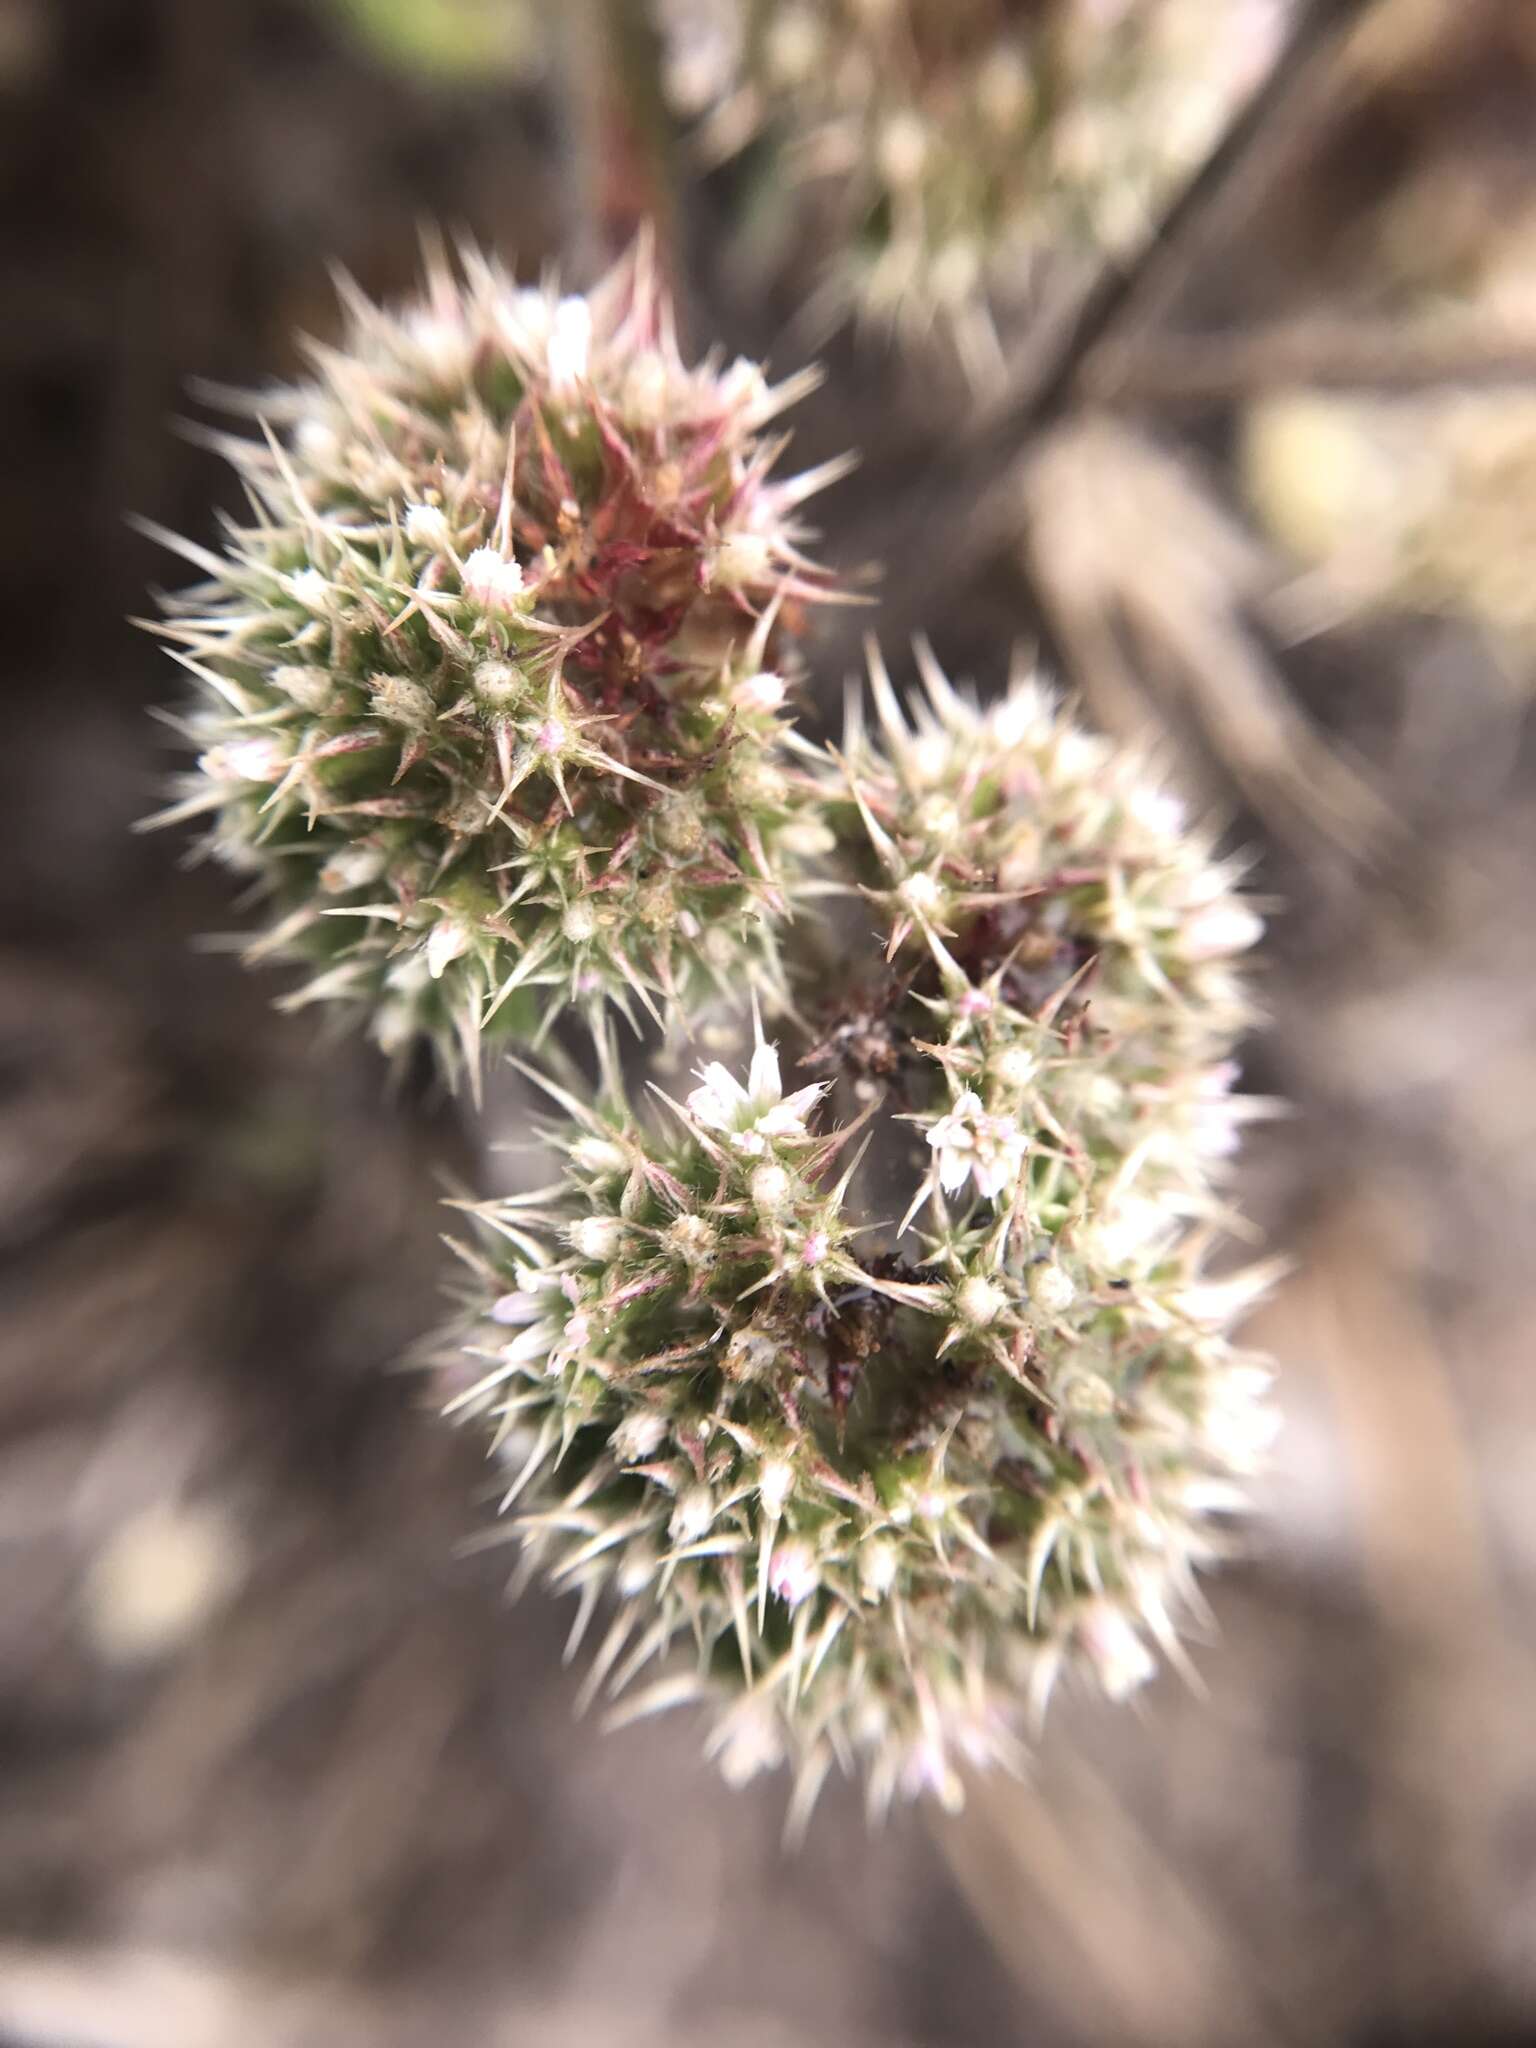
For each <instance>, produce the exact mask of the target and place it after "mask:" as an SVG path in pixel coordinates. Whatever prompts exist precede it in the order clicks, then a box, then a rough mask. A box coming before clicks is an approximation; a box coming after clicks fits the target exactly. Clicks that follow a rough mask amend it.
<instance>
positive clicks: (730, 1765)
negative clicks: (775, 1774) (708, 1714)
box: [706, 1700, 784, 1791]
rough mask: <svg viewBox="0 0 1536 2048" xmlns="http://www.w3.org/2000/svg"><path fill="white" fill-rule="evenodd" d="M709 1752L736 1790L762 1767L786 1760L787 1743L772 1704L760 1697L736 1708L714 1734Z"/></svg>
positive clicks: (707, 1750) (762, 1769)
mask: <svg viewBox="0 0 1536 2048" xmlns="http://www.w3.org/2000/svg"><path fill="white" fill-rule="evenodd" d="M706 1754H707V1755H710V1756H713V1757H714V1759H715V1761H716V1763H717V1764H718V1766H719V1769H720V1775H721V1776H722V1777H723V1778H724V1779H725V1782H726V1783H727V1784H728V1785H729V1786H731V1787H732V1789H733V1790H735V1791H739V1790H740V1789H741V1787H742V1786H743V1785H745V1784H747V1783H748V1782H749V1781H750V1780H751V1779H753V1778H755V1777H756V1776H757V1775H758V1773H759V1771H771V1770H774V1769H776V1768H777V1767H778V1765H779V1764H781V1763H782V1762H783V1761H784V1743H783V1740H782V1738H781V1737H780V1734H779V1729H778V1722H777V1719H776V1718H775V1715H774V1713H773V1710H772V1708H771V1707H767V1706H764V1705H763V1704H762V1702H761V1701H759V1700H746V1701H744V1702H743V1703H742V1704H741V1705H740V1706H737V1707H734V1708H732V1710H731V1712H730V1713H729V1714H728V1715H727V1716H726V1717H725V1719H724V1720H723V1721H722V1722H721V1723H720V1725H719V1726H718V1728H716V1730H715V1732H714V1734H713V1735H712V1736H711V1737H710V1739H709V1743H708V1746H707V1749H706Z"/></svg>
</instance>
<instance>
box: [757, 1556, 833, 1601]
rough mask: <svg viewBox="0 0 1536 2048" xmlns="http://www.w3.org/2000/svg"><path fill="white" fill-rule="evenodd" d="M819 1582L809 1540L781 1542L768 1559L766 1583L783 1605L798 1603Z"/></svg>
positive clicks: (807, 1596)
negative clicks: (804, 1541) (803, 1541)
mask: <svg viewBox="0 0 1536 2048" xmlns="http://www.w3.org/2000/svg"><path fill="white" fill-rule="evenodd" d="M820 1584H821V1572H820V1570H819V1569H818V1567H817V1563H816V1553H815V1552H814V1551H813V1550H812V1549H811V1546H810V1545H809V1544H808V1543H801V1542H799V1541H798V1540H791V1541H790V1542H788V1543H781V1544H780V1545H779V1546H778V1548H777V1549H776V1550H775V1551H774V1553H773V1555H772V1557H770V1558H769V1560H768V1587H769V1590H770V1592H774V1593H777V1594H778V1596H779V1598H780V1599H781V1600H782V1601H783V1602H784V1604H785V1606H786V1607H798V1606H799V1605H800V1602H801V1601H802V1600H808V1599H809V1598H810V1596H811V1595H812V1593H814V1592H815V1590H816V1588H817V1587H818V1586H819V1585H820Z"/></svg>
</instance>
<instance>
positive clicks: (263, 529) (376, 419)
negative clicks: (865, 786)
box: [161, 243, 826, 1067]
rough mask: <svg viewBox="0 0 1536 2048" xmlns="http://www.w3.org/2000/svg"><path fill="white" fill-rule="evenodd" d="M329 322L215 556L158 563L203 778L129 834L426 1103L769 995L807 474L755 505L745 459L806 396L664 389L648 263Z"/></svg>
mask: <svg viewBox="0 0 1536 2048" xmlns="http://www.w3.org/2000/svg"><path fill="white" fill-rule="evenodd" d="M347 306H348V313H349V320H350V332H349V333H348V335H347V337H346V340H345V343H344V345H343V346H342V347H340V348H336V349H332V348H323V347H315V348H313V349H312V350H311V355H312V358H313V362H314V366H315V373H316V374H315V378H314V381H312V382H310V383H308V384H306V385H304V386H302V387H300V388H298V389H293V390H285V391H279V392H276V393H274V394H272V395H271V396H270V397H269V398H267V399H265V400H263V401H262V402H261V404H260V407H259V410H260V412H261V415H262V417H263V420H264V422H265V423H266V431H265V437H264V439H262V440H258V441H240V440H235V439H230V440H228V441H227V442H226V443H225V444H224V445H225V447H226V451H227V453H228V454H229V456H230V458H231V460H232V461H233V462H234V464H235V465H236V467H237V468H238V470H239V472H240V475H241V477H242V479H243V481H244V484H245V487H246V490H247V493H248V496H249V500H250V504H251V508H252V509H251V515H250V518H249V520H248V522H247V523H244V524H238V525H235V524H232V525H231V526H230V528H229V533H228V539H227V543H226V546H225V548H224V551H223V552H222V553H221V554H217V555H215V554H211V553H208V552H207V551H205V550H202V549H197V548H191V547H189V546H186V545H183V549H182V551H183V552H184V553H186V554H188V555H189V556H190V557H191V559H193V560H194V561H195V562H197V563H198V565H199V566H200V567H201V568H203V569H204V570H205V571H206V572H207V577H208V580H207V582H206V583H204V584H203V585H202V586H200V587H199V588H197V589H195V590H193V591H191V592H189V593H187V594H186V595H185V596H183V597H181V598H179V599H177V600H175V601H174V602H173V604H172V606H171V619H170V623H169V624H168V625H167V626H165V627H163V628H162V629H161V630H162V631H163V632H164V633H165V634H166V635H167V637H168V638H169V639H170V640H171V641H172V642H173V643H174V644H175V645H176V646H177V647H178V649H179V651H180V658H181V659H182V661H183V662H184V663H185V665H186V666H187V668H189V669H190V670H191V672H192V673H193V675H194V676H195V677H196V678H197V679H198V681H199V683H200V684H201V685H202V699H203V701H202V702H201V704H200V707H199V708H198V709H197V710H196V711H195V712H194V713H193V714H192V716H191V718H190V720H189V730H190V733H191V736H192V738H193V740H194V742H195V744H196V745H197V746H198V748H199V749H200V758H199V761H198V765H197V768H196V770H195V772H193V773H192V774H191V775H189V776H188V777H186V778H185V782H184V787H183V788H182V790H181V791H180V793H179V794H180V801H178V802H177V803H176V804H175V805H174V806H173V807H172V808H171V809H170V810H169V811H168V812H166V813H165V814H163V815H164V816H165V817H166V818H168V819H178V818H185V817H193V816H195V817H205V818H207V820H208V821H209V829H208V834H207V841H206V844H207V846H208V847H209V848H210V849H211V851H212V852H213V853H214V854H216V855H217V856H218V857H219V858H221V859H223V860H224V861H226V862H228V863H229V864H230V865H232V866H234V867H235V868H237V869H240V870H243V871H247V872H249V873H250V874H251V875H252V876H253V877H254V878H255V879H256V880H257V882H258V883H259V885H260V887H261V889H262V890H263V891H264V892H265V895H266V896H267V898H268V899H269V900H270V902H271V904H272V906H273V909H274V917H273V921H272V924H271V927H270V929H269V931H268V933H267V934H266V936H265V937H264V938H263V939H262V940H261V941H260V942H259V944H258V946H257V947H256V948H253V951H257V952H266V951H270V952H275V953H278V954H281V955H283V956H287V957H293V958H297V959H300V960H302V961H304V962H306V963H308V964H309V965H310V967H311V968H312V970H313V972H312V974H311V976H310V978H309V979H308V980H307V981H306V982H305V984H304V985H303V987H302V988H301V989H300V990H299V992H298V994H297V996H296V997H295V998H294V1000H295V1001H299V1002H305V1001H312V1000H319V999H341V1000H343V1001H345V1002H347V1003H350V1004H352V1005H354V1006H357V1007H360V1008H363V1009H365V1010H366V1011H367V1012H368V1013H369V1014H370V1017H371V1021H372V1027H373V1030H374V1032H375V1034H376V1035H377V1037H378V1038H379V1040H380V1041H381V1042H382V1043H383V1044H384V1045H385V1046H386V1047H387V1048H390V1049H395V1048H399V1047H402V1046H404V1045H405V1044H406V1043H408V1042H409V1041H410V1040H411V1039H413V1038H415V1037H416V1036H418V1035H424V1036H426V1037H429V1038H431V1039H432V1040H433V1041H434V1042H435V1043H436V1044H437V1045H438V1046H439V1048H440V1049H442V1050H443V1051H444V1054H445V1057H446V1059H447V1061H448V1063H449V1065H450V1067H452V1066H454V1065H456V1064H458V1063H459V1062H461V1061H464V1062H468V1063H470V1064H471V1065H472V1064H473V1063H474V1061H475V1060H476V1058H477V1054H478V1047H479V1044H480V1040H481V1037H482V1034H485V1033H491V1034H495V1035H503V1036H507V1037H516V1038H528V1037H531V1036H532V1035H533V1034H534V1033H535V1031H536V1030H537V1028H538V1026H539V1023H540V1021H541V1019H542V1018H547V1017H548V1016H550V1015H552V1014H554V1013H555V1012H556V1011H557V1010H558V1009H559V1008H560V1007H561V1006H563V1005H565V1004H568V1003H576V1004H580V1005H583V1006H585V1007H587V1008H588V1009H600V1008H601V1007H602V1006H603V1005H604V1004H605V1003H607V1002H609V1001H612V1002H615V1003H617V1004H620V1005H624V1004H626V1003H628V1002H629V1001H630V1000H631V999H637V1000H638V1001H639V1002H640V1003H642V1004H644V1005H645V1006H646V1007H647V1008H651V1009H653V1010H658V1009H661V1008H665V1007H671V1006H674V1005H686V1004H688V1003H691V1002H694V1001H696V1000H697V999H698V997H699V994H700V989H701V986H707V985H708V984H709V983H710V981H711V980H712V979H714V980H721V981H725V982H728V983H729V984H730V985H731V986H732V987H733V988H737V989H739V987H740V985H741V983H742V981H743V979H745V980H747V981H749V982H752V983H755V984H756V985H760V986H761V987H762V988H763V989H764V990H765V991H768V992H771V990H772V989H773V987H774V986H775V979H776V969H775V965H774V926H775V923H776V921H777V920H778V919H779V917H780V916H781V915H782V913H783V910H784V907H785V888H786V882H787V879H788V876H789V874H790V872H791V871H792V869H793V866H794V863H795V861H796V859H797V858H798V857H799V855H800V854H801V853H803V852H804V851H805V850H807V847H808V846H811V847H813V846H814V844H815V843H817V834H816V831H815V829H814V827H813V826H808V824H807V821H806V819H805V818H804V816H803V815H802V813H803V808H804V807H803V801H802V796H801V792H800V789H799V787H798V784H797V780H796V778H795V777H794V775H793V774H791V773H790V771H789V768H788V765H787V762H786V760H785V758H784V753H783V747H782V736H783V727H782V723H781V717H780V713H781V708H782V706H783V704H784V701H785V696H786V689H787V687H788V682H787V680H786V677H787V671H788V668H789V664H790V663H791V661H792V634H791V632H790V630H789V629H790V628H791V627H792V626H793V624H794V621H795V618H796V615H797V614H798V612H799V610H800V608H801V606H802V604H803V602H804V601H805V600H807V599H810V598H814V597H816V596H819V595H822V594H823V593H824V590H825V583H824V579H823V578H822V577H821V576H820V575H819V574H818V573H817V572H816V571H815V570H814V568H813V567H812V565H811V564H810V563H808V562H807V561H806V559H805V558H804V556H803V555H802V553H801V552H800V546H799V542H800V539H801V534H800V530H799V528H798V527H797V523H796V508H797V506H798V505H799V504H800V503H801V502H802V501H803V499H804V498H805V497H806V496H808V495H809V494H810V493H811V492H812V491H813V490H814V489H816V488H817V487H818V485H819V483H820V482H822V481H823V480H824V479H825V475H826V472H825V471H824V472H822V473H821V474H820V475H804V476H801V477H799V478H795V479H790V480H784V481H775V480H774V479H773V478H772V477H771V476H770V474H769V472H770V470H771V468H772V465H773V463H774V461H775V459H776V457H777V455H778V453H779V451H780V448H781V446H782V441H781V440H780V439H775V438H773V437H770V436H767V435H765V433H764V431H763V430H764V428H765V426H766V424H767V423H768V421H769V420H771V419H772V418H773V416H774V415H775V414H776V413H777V412H778V411H779V410H780V409H781V407H783V406H784V405H785V404H786V403H787V402H789V400H790V399H791V398H792V397H794V396H795V395H796V393H797V392H798V391H799V390H801V389H803V388H804V383H805V380H804V379H795V380H792V381H791V382H790V383H788V384H785V385H780V386H779V387H778V388H777V389H772V390H771V389H770V388H769V387H768V386H767V384H766V383H765V382H764V379H763V376H762V374H761V372H760V371H759V370H758V369H757V368H756V366H754V365H752V364H750V363H746V362H742V361H737V362H735V363H732V364H730V365H729V366H728V367H724V368H722V367H721V365H720V364H719V363H717V362H714V361H706V362H705V363H703V364H701V365H699V366H697V367H693V368H690V367H689V366H687V365H686V364H685V363H684V362H683V360H682V358H681V356H680V355H679V352H678V348H677V344H676V340H675V337H674V333H673V329H672V324H671V318H670V312H669V308H668V306H667V304H666V301H665V299H664V297H663V295H662V294H661V292H660V290H659V289H658V287H657V284H656V281H655V278H654V275H653V272H652V267H651V263H650V260H649V255H648V251H647V247H646V245H645V244H644V243H642V244H641V245H640V246H639V247H638V248H637V250H636V251H635V252H634V254H633V255H632V256H631V257H630V258H629V259H628V260H627V261H625V262H624V263H622V264H621V265H620V266H619V267H618V268H617V269H616V270H615V271H614V272H613V273H612V274H611V275H610V276H609V277H608V278H607V279H605V280H604V282H603V283H602V284H600V285H599V286H598V287H597V288H596V289H595V290H594V291H593V292H592V293H591V295H590V296H588V297H584V298H575V297H564V298H562V297H561V296H560V295H559V294H558V292H557V291H555V290H554V289H550V288H540V289H530V288H519V287H517V286H516V285H514V284H513V283H512V281H511V280H510V279H509V278H508V277H507V276H506V275H505V274H504V273H503V272H502V271H501V270H500V269H499V268H498V267H497V266H496V265H495V264H493V263H490V262H487V261H484V260H482V259H481V258H479V257H478V256H476V255H474V254H472V253H471V254H470V255H468V256H467V257H466V258H465V259H464V262H463V265H462V270H461V273H455V272H454V271H452V270H450V268H449V266H448V265H447V264H446V263H445V262H441V261H439V262H437V263H435V264H434V265H433V268H432V272H431V276H430V279H429V287H428V290H427V292H426V294H425V296H424V297H423V298H422V299H421V301H420V302H419V303H417V304H414V305H411V306H408V307H406V308H404V309H403V310H401V311H399V312H386V311H383V310H380V309H379V308H377V307H375V306H373V305H371V304H369V303H368V302H367V301H366V300H364V299H363V298H362V297H361V296H360V295H358V294H356V293H354V292H351V291H349V292H348V293H347ZM789 680H792V676H790V677H789Z"/></svg>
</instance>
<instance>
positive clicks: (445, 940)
mask: <svg viewBox="0 0 1536 2048" xmlns="http://www.w3.org/2000/svg"><path fill="white" fill-rule="evenodd" d="M468 951H469V933H468V932H467V931H466V930H465V929H464V927H463V925H461V924H458V923H455V922H453V921H452V920H450V919H448V918H446V917H445V918H442V919H440V920H439V921H438V923H436V924H435V925H433V927H432V929H431V931H430V932H428V934H427V972H428V973H429V974H430V975H431V977H432V979H433V980H434V981H441V980H442V978H443V969H444V968H445V967H446V966H447V965H448V964H449V962H450V961H453V960H458V959H461V958H462V957H463V955H464V954H466V953H467V952H468Z"/></svg>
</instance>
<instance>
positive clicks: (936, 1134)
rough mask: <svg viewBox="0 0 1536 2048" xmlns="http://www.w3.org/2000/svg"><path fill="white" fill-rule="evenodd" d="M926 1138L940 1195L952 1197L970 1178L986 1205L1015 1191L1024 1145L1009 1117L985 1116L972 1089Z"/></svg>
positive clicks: (940, 1118) (984, 1108)
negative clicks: (935, 1169)
mask: <svg viewBox="0 0 1536 2048" xmlns="http://www.w3.org/2000/svg"><path fill="white" fill-rule="evenodd" d="M927 1135H928V1143H929V1145H930V1146H931V1147H932V1148H933V1150H934V1151H935V1152H936V1153H937V1154H938V1158H937V1161H936V1162H935V1163H936V1167H937V1171H938V1176H939V1186H940V1187H941V1188H943V1189H944V1191H945V1193H946V1194H951V1195H952V1194H954V1193H956V1192H957V1191H958V1190H959V1189H960V1188H963V1187H964V1186H965V1183H966V1181H967V1179H969V1178H971V1177H974V1179H975V1182H976V1188H977V1192H978V1193H979V1194H982V1195H984V1196H985V1197H986V1199H987V1200H988V1201H989V1202H995V1201H997V1200H998V1198H999V1197H1000V1196H1003V1195H1011V1194H1012V1192H1013V1190H1014V1189H1015V1188H1016V1187H1017V1186H1018V1184H1019V1176H1020V1174H1021V1173H1022V1172H1023V1170H1024V1159H1025V1155H1026V1153H1027V1152H1028V1151H1029V1140H1028V1139H1027V1138H1026V1137H1025V1135H1024V1133H1023V1131H1021V1130H1020V1129H1019V1126H1018V1124H1017V1123H1016V1122H1015V1121H1014V1119H1013V1118H1012V1117H1007V1116H992V1115H989V1113H988V1111H987V1108H986V1105H985V1104H984V1103H983V1102H982V1099H981V1097H980V1096H979V1095H978V1094H976V1092H975V1091H974V1089H970V1088H967V1089H966V1090H965V1091H964V1092H963V1093H962V1094H961V1095H960V1096H959V1097H957V1099H956V1102H955V1106H954V1108H953V1109H952V1110H951V1111H950V1112H949V1114H948V1115H947V1116H941V1117H939V1118H938V1119H937V1121H936V1122H934V1123H933V1124H931V1125H930V1126H929V1129H928V1134H927Z"/></svg>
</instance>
